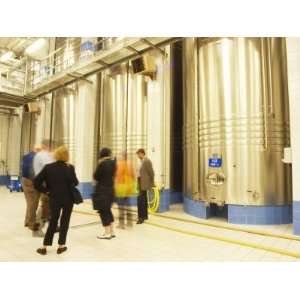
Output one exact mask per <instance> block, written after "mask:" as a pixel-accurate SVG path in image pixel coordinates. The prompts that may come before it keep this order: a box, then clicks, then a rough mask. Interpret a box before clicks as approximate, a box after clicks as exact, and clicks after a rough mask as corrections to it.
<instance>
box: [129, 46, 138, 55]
mask: <svg viewBox="0 0 300 300" xmlns="http://www.w3.org/2000/svg"><path fill="white" fill-rule="evenodd" d="M126 49H128V50H130V51H131V52H134V53H136V54H140V51H138V50H136V49H135V48H134V47H132V46H127V47H126Z"/></svg>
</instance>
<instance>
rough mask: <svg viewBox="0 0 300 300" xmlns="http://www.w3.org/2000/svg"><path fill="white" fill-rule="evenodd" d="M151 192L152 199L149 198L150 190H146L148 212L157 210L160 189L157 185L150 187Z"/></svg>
mask: <svg viewBox="0 0 300 300" xmlns="http://www.w3.org/2000/svg"><path fill="white" fill-rule="evenodd" d="M152 192H153V195H154V196H153V200H150V192H149V191H147V200H148V211H149V212H150V213H155V212H157V210H158V208H159V203H160V191H159V188H158V187H157V186H155V187H153V188H152Z"/></svg>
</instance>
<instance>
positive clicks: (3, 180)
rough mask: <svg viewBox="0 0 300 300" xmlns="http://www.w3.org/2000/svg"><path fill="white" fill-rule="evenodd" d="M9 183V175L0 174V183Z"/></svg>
mask: <svg viewBox="0 0 300 300" xmlns="http://www.w3.org/2000/svg"><path fill="white" fill-rule="evenodd" d="M8 184H9V176H7V175H0V185H8Z"/></svg>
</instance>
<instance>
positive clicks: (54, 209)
mask: <svg viewBox="0 0 300 300" xmlns="http://www.w3.org/2000/svg"><path fill="white" fill-rule="evenodd" d="M72 209H73V204H72V203H68V204H63V205H57V204H56V205H51V218H50V222H49V226H48V228H47V232H46V235H45V239H44V246H51V245H52V243H53V237H54V233H55V232H56V228H57V224H58V220H59V217H60V214H61V218H60V229H59V239H58V244H59V245H65V244H66V238H67V233H68V230H69V224H70V218H71V214H72Z"/></svg>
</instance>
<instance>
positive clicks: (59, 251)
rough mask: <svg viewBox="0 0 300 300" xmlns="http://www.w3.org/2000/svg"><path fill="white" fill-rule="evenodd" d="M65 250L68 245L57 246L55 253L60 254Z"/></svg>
mask: <svg viewBox="0 0 300 300" xmlns="http://www.w3.org/2000/svg"><path fill="white" fill-rule="evenodd" d="M67 250H68V247H60V248H57V251H56V253H57V254H61V253H63V252H65V251H67Z"/></svg>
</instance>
